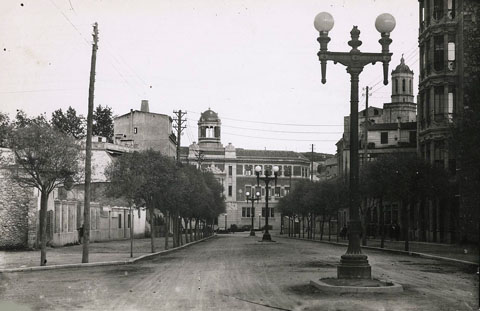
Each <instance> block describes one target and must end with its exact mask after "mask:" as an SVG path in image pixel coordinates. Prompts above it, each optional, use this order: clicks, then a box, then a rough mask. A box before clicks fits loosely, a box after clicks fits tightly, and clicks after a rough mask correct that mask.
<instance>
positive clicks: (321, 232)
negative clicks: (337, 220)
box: [320, 213, 325, 240]
mask: <svg viewBox="0 0 480 311" xmlns="http://www.w3.org/2000/svg"><path fill="white" fill-rule="evenodd" d="M324 226H325V213H323V214H322V225H321V229H320V230H321V231H320V240H323V228H324Z"/></svg>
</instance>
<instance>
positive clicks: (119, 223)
mask: <svg viewBox="0 0 480 311" xmlns="http://www.w3.org/2000/svg"><path fill="white" fill-rule="evenodd" d="M118 228H119V229H122V214H118Z"/></svg>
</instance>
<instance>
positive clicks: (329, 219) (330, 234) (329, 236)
mask: <svg viewBox="0 0 480 311" xmlns="http://www.w3.org/2000/svg"><path fill="white" fill-rule="evenodd" d="M331 224H332V216H329V217H328V241H331V237H332V230H331V229H330V228H331V227H330V226H331Z"/></svg>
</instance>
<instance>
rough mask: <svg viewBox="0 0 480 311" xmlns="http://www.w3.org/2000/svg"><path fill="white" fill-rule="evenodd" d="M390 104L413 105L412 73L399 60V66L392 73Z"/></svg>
mask: <svg viewBox="0 0 480 311" xmlns="http://www.w3.org/2000/svg"><path fill="white" fill-rule="evenodd" d="M392 103H413V71H412V70H410V68H409V67H408V66H407V65H405V59H403V55H402V58H401V59H400V65H398V66H397V68H395V70H394V71H392Z"/></svg>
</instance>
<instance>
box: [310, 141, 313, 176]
mask: <svg viewBox="0 0 480 311" xmlns="http://www.w3.org/2000/svg"><path fill="white" fill-rule="evenodd" d="M310 180H311V181H313V144H312V156H311V158H310Z"/></svg>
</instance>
